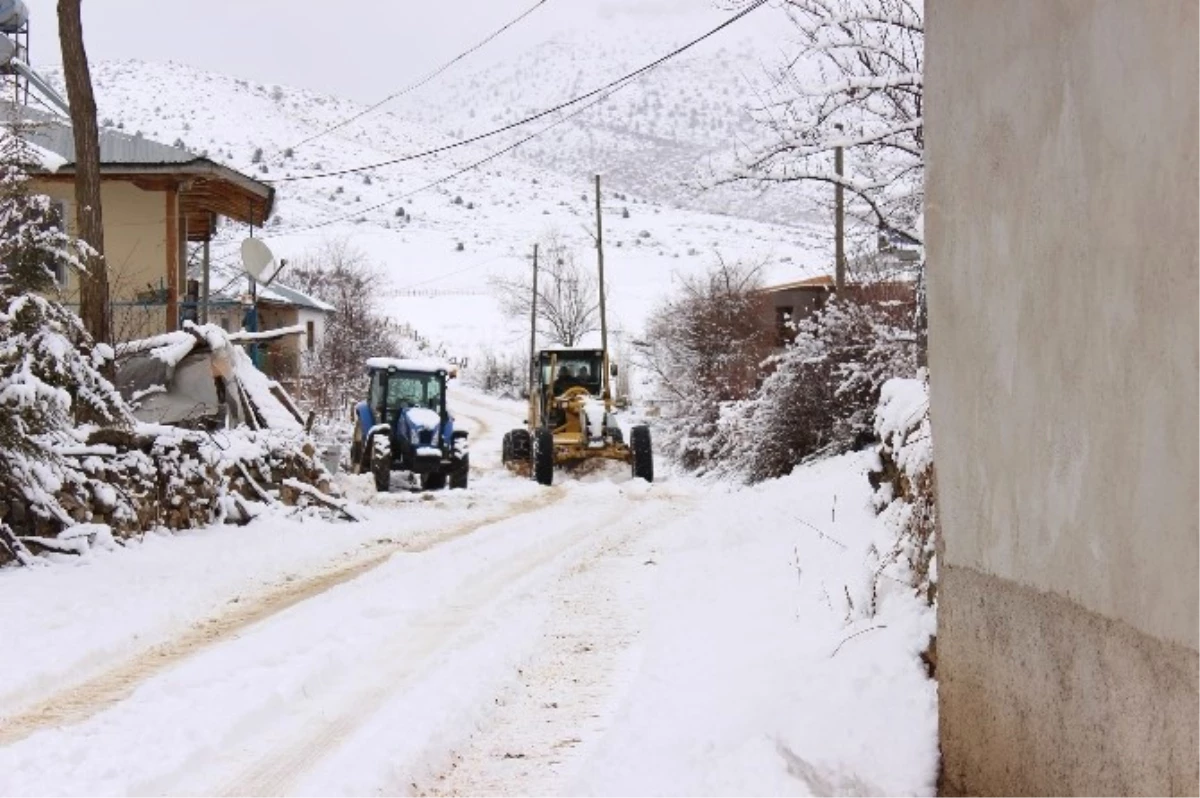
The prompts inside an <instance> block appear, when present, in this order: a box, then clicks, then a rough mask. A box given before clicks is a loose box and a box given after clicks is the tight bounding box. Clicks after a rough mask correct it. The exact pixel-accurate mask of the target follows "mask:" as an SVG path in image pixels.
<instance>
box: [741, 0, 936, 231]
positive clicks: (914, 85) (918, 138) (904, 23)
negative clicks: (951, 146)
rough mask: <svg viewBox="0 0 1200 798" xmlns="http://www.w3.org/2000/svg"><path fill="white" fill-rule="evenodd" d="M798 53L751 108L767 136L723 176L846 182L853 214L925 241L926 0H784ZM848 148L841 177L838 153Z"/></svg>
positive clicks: (877, 227)
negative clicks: (922, 231) (920, 222)
mask: <svg viewBox="0 0 1200 798" xmlns="http://www.w3.org/2000/svg"><path fill="white" fill-rule="evenodd" d="M784 10H785V11H786V13H787V14H788V17H789V18H790V19H791V21H792V24H793V25H794V26H795V28H796V32H797V33H798V34H799V36H798V41H799V52H797V53H796V54H795V56H794V57H793V58H791V59H789V60H788V61H787V62H786V63H785V64H783V65H782V66H781V67H779V68H778V71H777V73H776V75H775V82H774V85H773V86H772V87H771V89H770V90H768V91H767V92H766V94H765V95H764V96H763V97H762V102H761V103H760V105H759V106H758V107H756V108H753V109H751V112H752V114H753V115H754V116H755V118H756V119H757V120H758V121H759V122H760V123H761V124H762V126H763V127H764V129H765V130H766V131H767V133H768V136H767V138H766V140H765V142H763V143H761V144H756V145H751V146H748V147H746V148H744V149H743V150H742V151H741V152H740V153H739V156H738V161H737V164H736V165H735V166H734V167H733V168H732V169H730V170H729V171H728V173H727V174H725V175H722V176H720V177H719V179H718V182H742V181H745V182H749V183H752V184H759V185H763V186H766V185H770V184H776V183H812V184H821V183H824V184H828V185H831V186H836V185H841V186H842V187H843V188H844V189H845V191H846V193H847V195H848V196H847V209H846V211H847V215H848V217H849V218H850V219H851V220H852V221H856V222H858V223H859V225H860V227H859V229H860V230H862V226H864V225H865V226H867V227H868V228H869V229H870V230H871V231H875V230H878V231H881V232H885V233H901V234H903V235H905V236H909V237H911V238H913V239H915V240H917V241H920V235H919V233H918V228H917V220H918V219H919V217H920V215H921V207H922V204H923V201H924V189H923V180H924V129H923V124H924V120H923V116H922V114H923V107H922V94H923V88H924V78H923V68H924V43H925V28H924V18H923V7H922V3H921V0H785V4H784ZM838 147H841V148H843V151H844V152H845V161H846V167H847V168H846V170H845V173H844V174H843V175H838V174H837V173H836V171H835V169H834V153H835V150H836V149H837V148H838Z"/></svg>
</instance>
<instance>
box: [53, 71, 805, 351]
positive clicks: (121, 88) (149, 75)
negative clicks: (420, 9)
mask: <svg viewBox="0 0 1200 798" xmlns="http://www.w3.org/2000/svg"><path fill="white" fill-rule="evenodd" d="M630 57H631V58H632V55H631V56H630ZM521 63H522V62H520V61H518V62H517V66H516V67H514V68H516V69H518V70H519V69H520V68H521V67H520V64H521ZM93 74H94V81H95V84H96V91H97V99H98V104H99V109H100V117H101V120H102V121H103V122H104V123H105V124H107V125H111V126H114V127H117V128H120V129H123V130H124V131H126V132H130V133H135V132H141V133H142V134H144V135H146V136H147V137H150V138H153V139H156V140H159V141H162V142H165V143H175V144H177V145H178V144H181V145H183V146H185V147H186V148H188V149H190V150H192V151H194V152H197V153H207V154H208V155H209V156H210V157H213V158H215V159H217V160H220V161H222V162H224V163H227V164H229V165H231V166H233V167H235V168H237V169H240V170H243V171H245V172H247V173H249V174H253V175H255V176H257V177H259V178H260V179H263V180H268V181H273V180H278V179H280V178H287V177H297V176H304V175H313V174H318V173H323V172H329V171H337V170H340V169H346V168H351V167H357V166H360V165H363V164H371V163H378V162H379V161H382V160H387V159H389V158H395V157H397V156H401V155H404V154H407V153H412V152H416V151H422V150H426V149H428V148H430V147H436V146H440V145H443V144H445V143H447V142H448V141H449V140H450V139H449V138H448V137H447V135H446V134H445V133H443V132H439V131H438V130H436V129H434V128H433V127H431V126H428V125H425V124H422V123H421V122H420V121H417V120H415V119H414V118H411V117H409V116H407V115H406V114H404V113H401V112H397V113H378V114H372V115H370V116H367V117H365V118H364V119H363V120H361V121H360V122H356V123H355V124H352V125H349V126H347V127H345V128H343V129H341V130H338V131H337V132H335V133H332V134H330V135H327V136H324V137H321V138H318V139H317V140H315V141H312V142H311V143H307V144H304V145H303V146H295V145H296V144H297V142H300V141H302V140H303V139H305V138H307V137H309V136H311V135H313V134H314V133H317V132H320V131H322V130H325V129H326V128H328V127H329V126H331V125H333V124H336V123H338V122H341V121H342V120H344V119H346V118H347V117H349V116H352V115H353V114H355V113H356V112H357V111H359V110H360V109H361V106H359V105H358V104H356V103H353V102H349V101H346V100H342V99H338V98H336V97H330V96H324V95H320V94H317V93H314V92H310V91H305V90H299V89H293V88H289V87H281V86H274V85H263V84H259V83H256V82H254V81H248V80H243V79H239V78H235V77H230V76H225V75H218V74H213V73H209V72H204V71H202V70H197V69H194V68H191V67H187V66H183V65H179V64H171V63H167V64H148V63H141V62H136V61H126V62H115V63H100V64H96V65H95V66H94V70H93ZM55 77H57V76H55ZM467 85H469V84H467ZM542 88H544V90H545V91H549V90H550V89H551V88H552V87H551V86H550V85H549V84H547V85H546V86H545V87H542ZM539 90H541V89H539ZM455 91H459V90H455ZM461 91H463V92H465V91H467V89H465V88H464V89H461ZM447 96H448V97H450V96H460V97H465V96H466V95H463V94H457V95H454V94H450V95H447ZM654 96H655V97H658V99H647V100H646V102H648V103H658V102H661V103H664V104H666V105H667V106H668V107H674V104H675V103H676V101H674V100H669V99H665V98H663V97H662V96H661V95H654ZM636 97H637V95H634V94H630V95H629V98H627V100H633V99H636ZM463 102H464V104H466V100H465V99H464V100H463ZM639 102H640V101H639ZM612 113H619V111H613V112H612ZM669 118H670V117H669V115H665V116H663V117H661V119H662V120H663V121H662V123H661V124H658V123H656V126H655V127H653V128H647V134H649V133H650V132H653V134H654V135H655V136H658V137H660V138H664V139H665V138H666V137H667V136H678V137H679V138H677V139H674V141H676V142H677V143H678V146H679V147H681V148H684V149H686V148H687V147H689V146H692V144H693V143H694V142H693V141H692V140H691V139H688V138H687V137H688V136H689V135H690V136H693V138H694V131H693V133H688V132H687V131H688V128H687V127H686V126H682V127H674V128H672V127H669V126H667V124H668V122H667V120H669ZM491 126H492V124H491V121H490V115H489V119H479V120H477V125H476V126H473V127H472V128H470V129H471V130H476V129H486V128H489V127H491ZM464 128H465V123H464ZM521 135H524V134H523V133H517V134H516V136H514V137H512V138H508V139H504V138H502V137H500V138H498V139H496V140H493V141H487V142H481V143H480V144H478V145H472V146H468V147H463V148H461V149H457V150H454V151H451V152H449V153H445V154H442V155H439V156H437V157H435V158H430V159H422V160H415V161H409V162H405V163H402V164H398V165H393V166H389V167H382V168H378V169H373V170H370V171H367V172H361V173H355V174H349V175H343V176H339V177H331V178H319V179H312V180H296V181H291V182H279V183H277V184H276V189H277V201H276V210H275V214H274V216H273V217H272V219H271V220H270V222H269V223H268V227H267V230H266V231H265V233H264V235H265V236H266V238H267V240H268V241H270V242H271V244H272V245H273V246H274V247H275V249H276V251H277V253H278V254H279V255H280V256H282V257H287V258H292V257H296V256H299V255H301V254H303V253H304V252H306V251H310V250H313V249H315V248H316V247H318V246H319V245H320V244H321V242H322V241H323V240H325V239H332V238H339V237H346V238H349V239H350V241H351V243H352V244H354V245H355V246H357V247H359V248H361V249H363V250H365V251H366V252H367V253H368V254H369V256H370V257H371V258H372V259H373V260H375V261H376V262H377V263H379V264H381V265H382V266H383V267H384V268H385V271H386V273H387V275H388V277H389V279H390V283H391V285H390V286H387V287H381V290H387V291H390V292H391V293H392V294H393V296H392V298H391V299H389V302H388V306H389V308H390V311H391V313H392V314H393V315H394V316H396V317H397V318H398V319H400V320H401V321H404V322H407V323H410V324H412V325H413V326H414V327H416V328H417V330H419V331H420V332H421V333H422V334H423V335H425V336H426V337H428V338H430V339H431V340H433V341H435V342H440V343H444V344H445V345H446V348H447V354H449V355H459V356H469V355H471V354H473V353H477V352H478V349H479V347H480V345H481V342H486V343H487V344H488V345H489V346H492V347H506V346H510V345H513V346H517V345H520V342H522V341H523V340H525V338H524V336H525V335H526V333H525V331H524V329H523V326H522V323H520V322H510V321H509V320H508V319H506V318H504V317H503V315H502V314H501V313H500V311H499V308H498V305H497V303H496V302H495V300H494V299H493V298H492V296H491V294H490V290H489V286H488V277H489V275H492V274H512V273H515V272H516V271H518V270H522V269H527V268H528V265H527V253H528V252H529V251H530V248H531V246H532V244H533V242H534V241H535V240H537V239H538V238H539V237H542V236H545V235H547V234H550V233H557V234H558V235H559V236H560V237H561V238H562V239H563V240H565V241H567V242H568V243H570V244H572V245H573V246H575V247H576V248H577V250H578V252H579V253H580V255H581V256H582V257H584V259H585V262H587V261H590V260H591V253H590V250H591V238H590V229H591V227H592V226H593V224H594V217H593V213H594V211H593V207H594V206H593V200H592V195H591V183H590V181H589V180H587V179H585V177H584V173H586V172H587V169H584V168H578V169H574V170H568V169H567V167H568V166H569V164H568V163H567V161H569V160H570V158H571V157H572V155H571V152H572V151H571V150H570V149H569V148H567V149H564V150H563V154H562V155H561V158H560V159H559V160H558V161H556V160H555V158H556V157H558V156H555V155H554V153H556V152H557V150H556V149H555V148H556V147H557V146H558V145H557V144H556V143H555V141H554V140H553V137H552V136H551V137H548V138H546V139H542V140H536V141H535V142H531V145H532V144H536V145H537V146H538V147H539V149H538V151H537V153H535V154H536V155H537V156H538V157H539V158H542V159H544V160H547V161H549V162H550V163H551V166H557V167H562V169H563V171H558V170H557V169H555V168H547V167H543V166H538V165H536V164H534V163H531V162H529V161H528V160H526V159H523V158H522V159H518V158H515V157H514V156H512V155H506V156H502V157H501V158H498V159H496V160H494V161H491V162H490V163H488V164H486V165H485V166H483V167H482V168H480V169H477V170H473V171H468V172H467V173H465V174H463V175H461V176H459V177H457V178H455V179H453V180H450V181H448V182H445V183H443V184H441V185H438V186H436V187H434V188H431V189H428V190H425V187H427V186H428V185H429V184H430V183H432V182H435V181H438V180H440V179H442V178H444V177H445V176H447V175H448V174H451V173H453V172H454V171H456V170H457V169H459V168H461V167H463V166H466V165H468V164H471V163H473V162H475V161H478V160H479V159H481V158H483V157H486V156H487V155H489V154H491V153H492V152H495V151H496V150H497V149H500V148H501V147H503V146H506V145H507V144H508V143H510V142H511V141H513V140H515V138H517V137H519V136H521ZM572 135H574V134H572ZM716 137H719V136H718V133H717V132H711V133H707V134H705V137H704V138H703V141H702V142H701V144H704V143H705V142H708V143H711V141H713V140H714V139H715V138H716ZM673 146H674V145H673ZM518 152H519V150H518ZM628 163H631V164H634V166H633V167H627V166H621V167H614V171H615V172H617V173H618V174H619V173H620V172H621V169H623V168H625V169H630V168H631V169H633V170H634V171H644V172H646V173H647V174H650V175H652V174H654V170H651V169H649V168H647V167H645V166H644V165H643V166H637V162H636V160H631V161H629V162H628ZM585 165H586V166H589V167H590V164H582V163H581V164H579V166H580V167H582V166H585ZM566 171H573V174H565V173H564V172H566ZM647 179H648V180H650V178H647ZM653 179H654V180H659V178H653ZM666 180H667V178H666V177H663V178H661V180H660V182H661V181H666ZM668 182H669V181H668ZM664 184H665V183H664ZM609 185H610V184H608V183H606V191H605V201H604V207H605V213H606V218H605V244H606V251H607V254H608V257H607V259H606V266H607V268H608V275H609V282H610V284H611V293H610V318H611V319H612V320H613V323H614V326H615V327H616V328H617V330H618V331H620V330H622V329H624V330H630V331H636V330H637V329H639V328H640V326H641V324H642V322H643V319H644V317H645V315H646V313H647V311H648V310H649V309H650V308H651V307H652V306H653V305H654V303H655V302H657V301H658V299H659V298H660V297H661V295H662V294H663V293H664V292H665V291H666V290H668V289H669V286H670V284H671V281H672V280H673V279H674V277H675V275H677V274H680V273H688V272H693V271H696V270H700V269H703V268H705V267H706V266H707V265H708V264H709V263H711V262H712V260H713V259H714V257H715V255H716V253H720V254H721V255H722V256H723V257H725V258H727V259H737V258H746V259H750V260H753V261H755V262H762V263H765V265H766V266H765V273H766V276H767V278H768V279H771V280H776V279H777V280H785V279H795V278H799V277H804V276H808V275H811V274H814V273H817V272H819V271H823V270H824V263H825V262H826V261H827V258H826V257H825V256H824V255H823V254H822V253H821V252H820V251H818V249H817V245H815V244H814V243H813V242H814V236H813V235H812V229H811V228H810V227H804V226H784V225H777V224H769V223H764V222H761V221H754V220H749V219H744V218H739V217H736V216H729V215H720V214H715V213H707V212H702V211H697V210H691V209H687V208H672V207H669V206H667V205H664V204H658V203H655V202H651V201H650V200H648V199H646V197H645V195H642V194H638V193H635V192H634V191H632V190H630V191H629V192H628V193H626V191H624V190H621V189H617V188H612V189H609ZM650 188H652V187H651V186H649V185H647V189H648V190H649V189H650ZM401 209H403V215H401ZM626 210H627V211H628V214H627V215H626V213H625V211H626ZM626 216H627V218H626ZM246 232H247V231H246V230H245V229H233V228H227V229H225V230H223V231H222V232H221V234H220V237H219V239H218V241H217V242H216V243H215V244H214V249H213V252H214V258H215V260H216V262H217V264H218V270H219V271H220V270H222V269H223V270H224V271H223V272H222V274H223V277H224V279H226V280H228V279H233V278H234V277H235V276H236V274H237V272H236V271H234V269H235V268H236V261H237V243H238V242H239V241H240V240H241V238H243V237H244V236H245V234H246ZM460 245H461V246H460ZM283 279H286V278H283ZM220 282H221V281H220V280H218V281H217V283H216V287H220Z"/></svg>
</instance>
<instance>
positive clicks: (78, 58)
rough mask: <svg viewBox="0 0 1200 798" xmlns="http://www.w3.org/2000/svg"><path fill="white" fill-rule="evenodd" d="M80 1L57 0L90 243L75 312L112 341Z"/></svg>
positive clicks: (84, 233) (78, 213)
mask: <svg viewBox="0 0 1200 798" xmlns="http://www.w3.org/2000/svg"><path fill="white" fill-rule="evenodd" d="M81 2H82V0H58V40H59V44H60V45H61V47H62V63H63V79H64V81H65V82H66V84H67V100H68V102H69V103H70V105H71V129H72V131H73V133H74V137H75V220H76V226H77V228H78V230H79V237H80V238H82V239H83V240H84V241H85V242H86V243H87V244H88V246H90V247H91V248H92V255H91V257H89V258H88V260H87V273H86V274H83V275H81V276H80V281H79V283H80V290H79V315H80V316H81V317H82V318H83V325H84V327H85V328H86V329H87V331H88V332H89V333H90V334H91V336H92V338H93V339H95V340H96V341H97V342H100V343H112V308H111V307H110V305H109V300H108V266H107V264H106V263H105V260H104V219H103V216H102V214H101V209H100V132H99V130H98V129H97V127H96V98H95V96H94V95H93V94H92V76H91V73H90V72H89V71H88V61H87V53H86V52H85V51H84V49H83V19H82V14H81V10H80V4H81ZM173 276H174V275H172V277H173Z"/></svg>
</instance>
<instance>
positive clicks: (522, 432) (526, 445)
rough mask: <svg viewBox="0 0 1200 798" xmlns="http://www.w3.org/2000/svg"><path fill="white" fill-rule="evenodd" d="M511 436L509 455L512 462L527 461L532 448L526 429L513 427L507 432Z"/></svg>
mask: <svg viewBox="0 0 1200 798" xmlns="http://www.w3.org/2000/svg"><path fill="white" fill-rule="evenodd" d="M508 434H509V435H511V436H512V437H511V438H510V440H511V441H512V451H511V457H512V460H513V461H514V462H517V463H519V462H521V461H522V460H525V461H528V460H529V457H530V455H531V453H532V449H533V440H532V438H531V437H530V435H529V430H527V429H515V430H513V431H512V432H510V433H508Z"/></svg>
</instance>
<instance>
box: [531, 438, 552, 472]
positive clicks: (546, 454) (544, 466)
mask: <svg viewBox="0 0 1200 798" xmlns="http://www.w3.org/2000/svg"><path fill="white" fill-rule="evenodd" d="M533 478H534V479H536V480H537V483H538V484H539V485H549V484H551V483H552V482H554V433H553V432H551V431H550V430H548V429H540V430H538V431H537V432H536V433H534V438H533Z"/></svg>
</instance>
